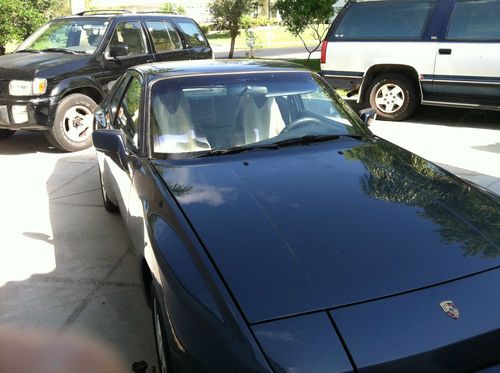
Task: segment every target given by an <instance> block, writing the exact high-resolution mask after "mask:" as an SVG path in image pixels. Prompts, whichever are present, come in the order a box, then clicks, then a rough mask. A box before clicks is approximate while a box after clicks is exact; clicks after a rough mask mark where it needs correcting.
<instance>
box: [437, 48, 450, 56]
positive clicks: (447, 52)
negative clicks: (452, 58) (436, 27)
mask: <svg viewBox="0 0 500 373" xmlns="http://www.w3.org/2000/svg"><path fill="white" fill-rule="evenodd" d="M439 54H444V55H450V54H451V49H440V50H439Z"/></svg>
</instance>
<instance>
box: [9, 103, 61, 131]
mask: <svg viewBox="0 0 500 373" xmlns="http://www.w3.org/2000/svg"><path fill="white" fill-rule="evenodd" d="M58 102H59V100H58V98H57V97H37V98H19V99H18V98H13V97H8V98H0V129H10V130H21V129H26V130H47V129H49V128H52V125H53V123H54V117H55V113H56V110H57V103H58Z"/></svg>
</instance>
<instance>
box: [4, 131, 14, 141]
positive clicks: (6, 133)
mask: <svg viewBox="0 0 500 373" xmlns="http://www.w3.org/2000/svg"><path fill="white" fill-rule="evenodd" d="M14 133H16V131H12V130H0V140H3V139H8V138H9V137H11V136H12V135H13V134H14Z"/></svg>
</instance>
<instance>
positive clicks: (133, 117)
mask: <svg viewBox="0 0 500 373" xmlns="http://www.w3.org/2000/svg"><path fill="white" fill-rule="evenodd" d="M140 104H141V82H140V80H139V79H138V78H137V77H133V78H132V79H131V81H130V84H129V85H128V87H127V90H126V92H125V95H124V96H123V99H122V101H121V103H120V105H119V106H118V110H117V112H116V124H115V127H117V128H119V129H121V130H122V131H123V133H124V134H125V136H126V138H127V145H128V146H129V147H131V148H132V149H134V150H137V149H138V146H139V136H138V134H139V120H140V112H139V109H140Z"/></svg>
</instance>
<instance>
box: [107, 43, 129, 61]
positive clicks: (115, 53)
mask: <svg viewBox="0 0 500 373" xmlns="http://www.w3.org/2000/svg"><path fill="white" fill-rule="evenodd" d="M109 55H110V56H111V57H112V58H117V57H123V56H127V55H128V45H127V44H125V43H121V42H119V43H116V44H113V45H112V46H111V47H110V48H109Z"/></svg>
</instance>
